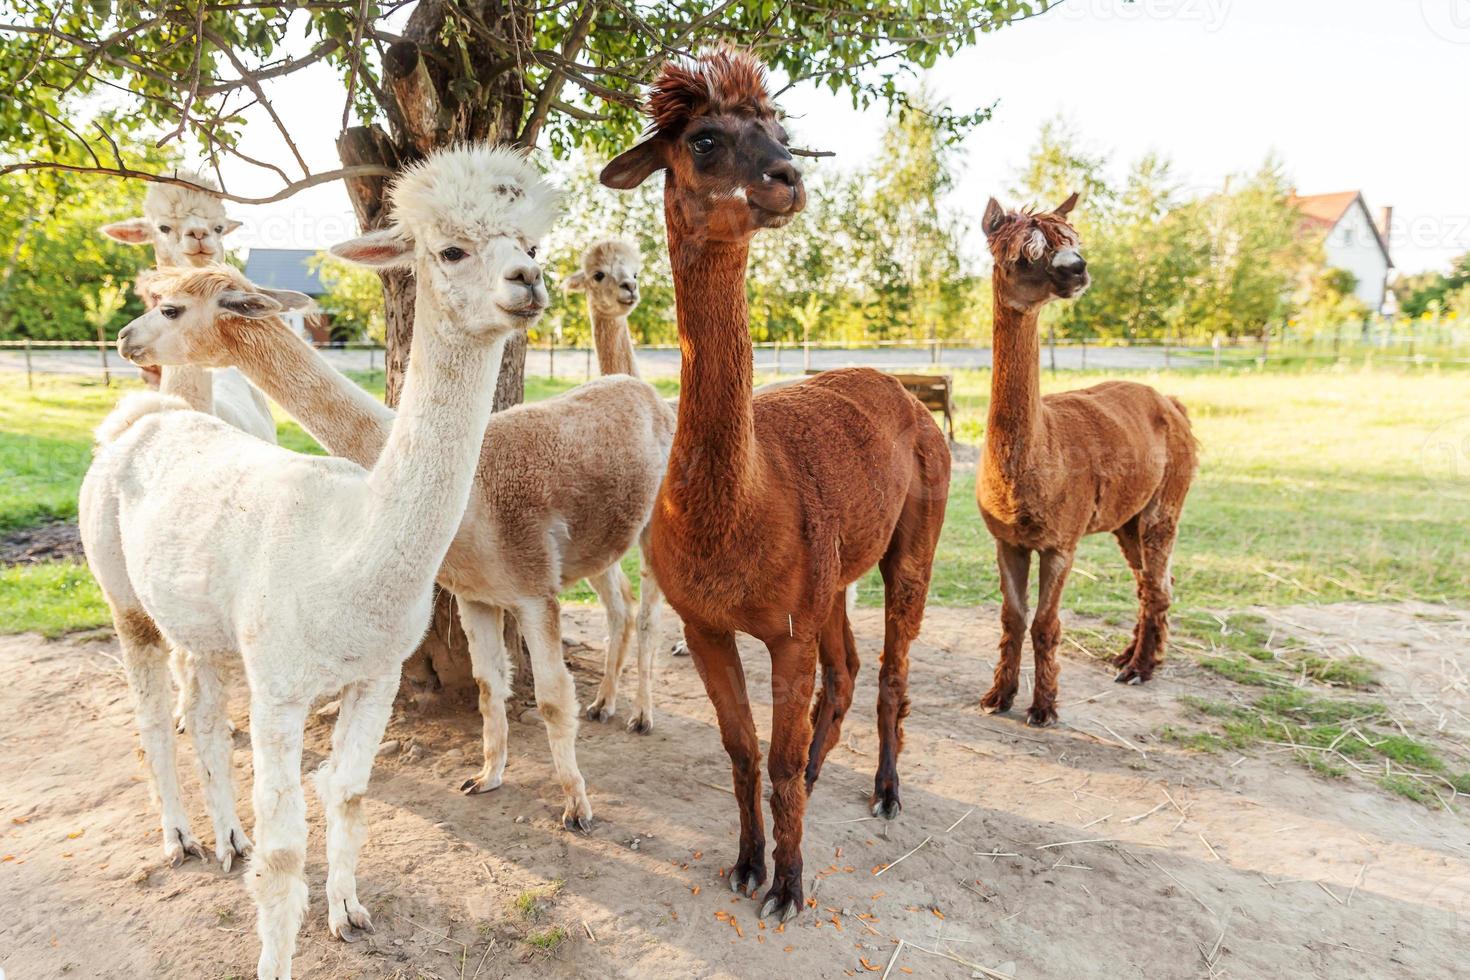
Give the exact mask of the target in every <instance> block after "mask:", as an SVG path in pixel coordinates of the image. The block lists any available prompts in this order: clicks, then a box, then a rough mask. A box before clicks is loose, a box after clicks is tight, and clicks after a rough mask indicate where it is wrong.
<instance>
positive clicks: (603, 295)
mask: <svg viewBox="0 0 1470 980" xmlns="http://www.w3.org/2000/svg"><path fill="white" fill-rule="evenodd" d="M641 265H642V256H640V255H639V254H638V247H637V246H636V245H634V244H633V243H632V242H626V241H623V240H622V239H620V238H607V239H604V240H603V241H600V242H596V243H595V244H593V246H592V247H591V248H589V249H588V250H587V254H586V255H584V256H582V270H581V271H580V272H574V273H572V275H571V276H569V277H568V278H567V281H566V282H565V283H564V285H565V286H566V288H567V289H569V290H571V291H573V292H585V293H586V294H587V304H588V305H589V306H591V307H592V312H594V313H597V314H601V315H602V316H627V315H628V314H629V313H632V312H633V308H634V307H636V306H637V305H638V269H639V267H640V266H641Z"/></svg>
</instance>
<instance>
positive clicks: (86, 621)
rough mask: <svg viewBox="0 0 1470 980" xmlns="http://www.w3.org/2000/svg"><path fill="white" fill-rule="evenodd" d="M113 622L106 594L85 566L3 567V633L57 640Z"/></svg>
mask: <svg viewBox="0 0 1470 980" xmlns="http://www.w3.org/2000/svg"><path fill="white" fill-rule="evenodd" d="M111 622H112V617H111V616H110V615H109V614H108V612H107V605H106V603H104V602H103V601H102V592H101V590H100V589H98V588H97V583H96V581H94V580H93V578H92V573H91V572H90V571H89V570H88V569H87V566H86V565H84V564H83V563H81V562H77V561H56V562H44V563H41V564H36V565H13V566H10V567H0V633H40V634H42V635H44V636H49V637H56V636H60V635H62V634H63V633H69V632H71V631H73V630H82V629H93V628H95V627H98V626H107V625H109V624H110V623H111Z"/></svg>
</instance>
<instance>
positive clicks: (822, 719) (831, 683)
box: [806, 595, 860, 793]
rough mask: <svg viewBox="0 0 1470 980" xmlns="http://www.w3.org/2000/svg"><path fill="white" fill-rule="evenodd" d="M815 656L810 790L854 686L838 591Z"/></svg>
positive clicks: (853, 657)
mask: <svg viewBox="0 0 1470 980" xmlns="http://www.w3.org/2000/svg"><path fill="white" fill-rule="evenodd" d="M817 659H818V661H819V662H820V663H821V665H822V686H821V687H820V688H819V689H818V691H817V700H816V704H814V705H813V706H812V744H811V749H810V751H809V752H808V754H807V763H806V789H807V792H808V793H810V792H811V790H812V786H813V784H815V783H816V781H817V777H818V776H820V775H821V773H822V764H823V763H824V762H826V760H827V753H829V752H831V751H832V747H833V746H834V745H836V744H837V740H838V739H839V738H841V736H842V719H843V718H845V717H846V716H847V710H848V709H849V708H851V707H852V694H853V687H854V685H855V683H856V681H857V673H858V667H859V666H860V664H859V662H858V658H857V644H856V642H855V641H854V640H853V636H852V626H851V624H850V623H849V622H848V618H847V604H846V602H845V601H844V600H843V596H841V595H839V596H838V597H837V599H836V600H835V601H834V602H833V603H832V610H831V611H830V612H829V613H828V614H827V621H826V622H825V623H823V624H822V632H821V635H820V636H818V637H817Z"/></svg>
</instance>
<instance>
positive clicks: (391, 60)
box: [337, 0, 532, 696]
mask: <svg viewBox="0 0 1470 980" xmlns="http://www.w3.org/2000/svg"><path fill="white" fill-rule="evenodd" d="M461 6H465V4H461ZM468 6H470V7H473V8H475V10H474V12H475V14H476V16H477V18H478V20H479V22H480V23H481V24H482V25H483V26H484V27H485V28H487V29H489V30H494V31H496V32H497V34H498V35H499V37H500V38H501V39H502V44H500V45H494V44H485V45H475V46H473V48H472V49H471V50H472V51H473V54H471V55H468V56H466V55H465V54H464V53H463V52H462V51H461V50H460V49H458V48H450V47H448V46H447V45H446V44H445V43H444V40H443V38H444V32H443V30H442V28H443V26H444V20H445V6H444V0H421V2H420V3H419V4H418V5H417V6H416V7H415V8H414V12H413V14H412V15H411V16H410V17H409V21H408V24H407V26H406V27H405V28H404V32H403V40H401V41H398V42H395V43H394V44H393V45H391V46H390V47H389V49H388V51H387V53H386V55H385V57H384V63H383V75H384V82H385V86H384V89H385V91H384V95H385V99H386V100H387V101H388V103H389V104H386V105H384V106H383V107H382V108H383V110H384V114H385V115H386V117H387V119H388V122H389V125H390V127H391V129H392V131H393V132H392V135H391V136H390V135H389V134H388V133H386V132H384V131H383V130H382V129H381V128H380V127H378V126H376V125H373V126H357V127H353V128H351V129H349V130H347V131H346V132H345V133H343V135H342V137H341V138H340V139H339V140H338V142H337V151H338V155H339V156H340V157H341V159H342V162H343V163H344V165H348V166H351V165H356V164H378V165H381V166H386V167H388V168H390V169H392V170H394V171H399V170H402V169H403V168H404V167H406V166H408V165H409V164H411V163H413V162H415V161H417V160H420V159H423V157H425V156H426V155H428V154H429V153H431V152H432V151H433V150H435V149H438V148H441V147H446V146H452V145H454V144H455V143H459V142H467V141H476V140H488V141H491V142H511V141H513V140H514V139H515V136H516V131H517V127H518V125H519V122H520V119H521V116H522V115H523V113H524V111H525V108H526V106H525V96H524V89H523V83H522V79H521V76H520V74H519V72H518V71H517V70H516V69H515V64H516V62H515V60H514V59H511V60H507V59H505V58H503V57H500V58H499V60H497V55H503V52H505V51H509V50H513V49H514V47H515V46H516V45H517V43H518V42H517V40H516V39H517V38H527V37H530V36H531V35H530V26H531V25H530V22H529V18H530V15H529V14H526V13H516V12H514V7H512V6H508V5H503V4H502V3H499V2H495V0H479V2H472V3H470V4H468ZM496 48H500V51H499V52H497V51H496V50H495V49H496ZM347 185H348V193H349V195H350V196H351V198H352V206H353V209H354V211H355V212H356V213H357V219H358V223H359V224H360V225H361V227H362V230H363V231H364V232H366V231H372V230H374V229H378V228H382V227H385V226H387V225H388V224H389V223H390V221H391V215H390V214H388V213H387V198H386V195H387V191H388V187H389V185H390V181H389V180H388V179H385V178H382V177H365V178H354V179H349V180H348V181H347ZM379 275H380V277H381V279H382V281H383V302H384V312H385V319H386V325H387V330H386V346H387V353H386V356H385V357H384V369H385V373H386V385H385V390H384V400H385V401H386V402H387V404H388V405H390V406H396V405H397V404H398V398H399V395H400V394H401V393H402V390H403V378H404V369H405V368H406V367H407V365H408V357H409V352H410V350H411V347H412V343H413V318H414V282H413V275H412V273H409V272H400V271H389V272H382V273H379ZM525 360H526V338H525V335H524V334H520V335H518V336H517V337H516V338H515V339H513V340H512V342H511V343H509V344H507V345H506V350H505V360H504V362H503V363H502V365H501V369H500V377H499V379H498V381H497V384H496V388H495V403H494V407H495V410H496V411H499V410H500V409H503V408H508V407H510V406H512V405H518V404H520V403H521V401H522V400H523V399H524V397H525V366H526V365H525ZM506 622H507V626H506V644H507V648H508V649H509V650H510V651H511V657H512V661H513V663H514V667H515V678H516V683H515V688H514V690H515V692H516V693H517V694H518V695H521V696H529V695H530V692H531V690H532V688H531V671H530V662H529V657H528V655H527V654H526V652H525V647H524V644H523V643H522V642H521V639H520V632H519V630H517V629H516V627H515V625H514V619H513V618H512V617H509V616H508V617H506ZM404 676H405V679H406V680H407V681H408V683H409V685H410V686H411V688H413V689H414V690H415V692H416V693H418V694H419V695H425V694H427V695H430V696H432V695H433V693H434V692H437V691H440V690H443V689H450V690H453V689H465V690H471V689H473V686H474V683H473V673H472V671H471V668H470V659H469V644H468V641H467V640H466V637H465V634H464V630H463V629H462V628H461V626H460V623H459V615H458V610H457V608H456V604H455V600H454V596H452V595H451V594H449V593H448V592H445V591H443V590H440V591H439V593H438V595H437V596H436V597H435V603H434V614H433V618H432V620H431V622H430V626H429V631H428V634H427V635H426V636H425V637H424V641H423V643H422V644H421V645H420V646H419V649H418V650H417V651H415V652H414V654H413V656H411V657H410V658H409V660H408V662H407V663H406V664H405V665H404Z"/></svg>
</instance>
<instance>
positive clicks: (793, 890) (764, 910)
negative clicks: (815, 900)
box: [761, 880, 801, 922]
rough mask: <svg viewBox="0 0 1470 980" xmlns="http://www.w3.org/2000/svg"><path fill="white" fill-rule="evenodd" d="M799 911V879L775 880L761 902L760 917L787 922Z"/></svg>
mask: <svg viewBox="0 0 1470 980" xmlns="http://www.w3.org/2000/svg"><path fill="white" fill-rule="evenodd" d="M800 913H801V883H800V882H799V881H793V882H786V881H779V880H778V881H777V882H776V884H774V885H772V886H771V890H770V891H768V892H766V900H765V902H763V903H762V904H761V918H762V919H769V918H775V920H776V921H777V922H789V921H790V920H792V919H794V918H796V917H797V915H799V914H800Z"/></svg>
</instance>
